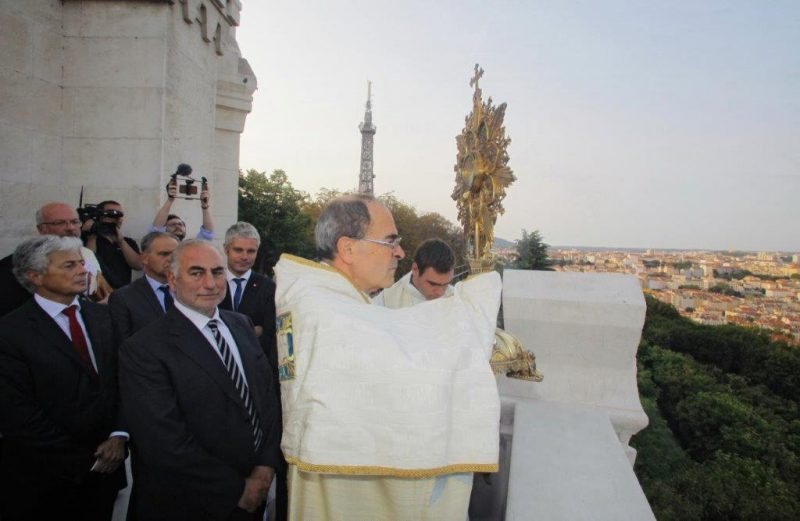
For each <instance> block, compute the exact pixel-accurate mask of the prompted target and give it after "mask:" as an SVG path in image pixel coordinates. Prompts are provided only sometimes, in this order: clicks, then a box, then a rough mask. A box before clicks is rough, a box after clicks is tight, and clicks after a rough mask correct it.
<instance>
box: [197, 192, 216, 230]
mask: <svg viewBox="0 0 800 521" xmlns="http://www.w3.org/2000/svg"><path fill="white" fill-rule="evenodd" d="M204 186H205V188H204V189H203V191H202V192H200V208H201V209H202V210H203V228H205V229H206V230H208V231H209V232H213V231H214V220H213V219H212V218H211V211H210V210H209V208H211V190H209V189H208V184H207V183H204Z"/></svg>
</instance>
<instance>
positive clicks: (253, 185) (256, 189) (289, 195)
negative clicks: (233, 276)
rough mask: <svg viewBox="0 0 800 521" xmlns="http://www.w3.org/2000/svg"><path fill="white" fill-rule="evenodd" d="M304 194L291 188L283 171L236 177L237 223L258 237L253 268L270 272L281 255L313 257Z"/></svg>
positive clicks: (311, 233) (312, 233) (306, 197)
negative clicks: (245, 224)
mask: <svg viewBox="0 0 800 521" xmlns="http://www.w3.org/2000/svg"><path fill="white" fill-rule="evenodd" d="M307 204H308V194H306V193H305V192H303V191H300V190H297V189H295V188H294V187H293V186H292V183H291V182H290V181H289V178H288V177H287V175H286V173H285V172H284V171H283V170H275V171H274V172H272V174H270V175H269V176H267V174H266V173H265V172H257V171H255V170H248V171H247V173H240V174H239V220H240V221H246V222H249V223H250V224H252V225H253V226H255V227H256V229H257V230H258V232H259V234H260V235H261V248H259V255H258V259H257V260H256V267H257V269H258V270H259V271H262V272H265V273H269V274H271V273H272V267H273V266H274V265H275V263H276V262H278V258H279V257H280V255H281V254H282V253H292V254H294V255H299V256H301V257H307V258H312V257H313V256H314V251H315V248H314V227H313V224H312V222H311V218H310V217H309V216H308V214H306V213H305V212H304V208H305V207H306V205H307Z"/></svg>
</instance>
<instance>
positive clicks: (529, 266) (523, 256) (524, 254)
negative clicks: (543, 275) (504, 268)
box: [514, 230, 553, 271]
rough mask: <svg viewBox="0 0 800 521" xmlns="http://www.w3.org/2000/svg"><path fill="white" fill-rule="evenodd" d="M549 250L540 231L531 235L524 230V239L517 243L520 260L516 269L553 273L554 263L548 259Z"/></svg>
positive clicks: (535, 231) (516, 264)
mask: <svg viewBox="0 0 800 521" xmlns="http://www.w3.org/2000/svg"><path fill="white" fill-rule="evenodd" d="M547 248H548V246H547V244H545V242H544V239H542V234H541V233H539V230H534V231H533V232H531V233H528V232H527V231H526V230H522V239H520V240H519V241H517V254H518V255H519V259H517V262H516V263H515V264H514V267H515V268H517V269H521V270H539V271H552V266H553V262H552V261H551V260H550V259H549V258H548V257H547Z"/></svg>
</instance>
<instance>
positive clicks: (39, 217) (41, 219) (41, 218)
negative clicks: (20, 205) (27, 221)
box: [36, 205, 46, 226]
mask: <svg viewBox="0 0 800 521" xmlns="http://www.w3.org/2000/svg"><path fill="white" fill-rule="evenodd" d="M45 206H46V205H45ZM42 210H44V206H42V207H41V208H39V209H38V210H36V226H39V225H40V224H42V223H43V222H44V212H42Z"/></svg>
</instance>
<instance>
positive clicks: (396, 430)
mask: <svg viewBox="0 0 800 521" xmlns="http://www.w3.org/2000/svg"><path fill="white" fill-rule="evenodd" d="M316 239H317V248H318V252H319V255H320V257H321V258H322V259H323V262H322V263H315V262H311V261H307V260H305V259H300V258H297V257H291V256H286V255H284V256H283V257H282V258H281V260H280V261H279V262H278V264H277V265H276V267H275V274H276V282H277V290H276V295H275V300H276V307H277V313H278V333H277V334H278V345H279V347H278V360H279V361H278V366H279V367H278V369H279V374H280V378H281V391H282V401H283V420H284V422H283V428H284V432H283V439H282V443H281V448H282V449H283V452H284V455H285V457H286V460H287V462H288V463H289V472H288V475H289V518H290V519H293V520H327V519H329V520H347V521H359V520H364V521H378V520H387V521H400V520H409V521H411V520H431V521H433V520H436V521H439V520H445V521H446V520H451V519H452V520H454V521H464V519H466V515H467V508H468V503H469V495H470V491H471V488H472V481H471V479H472V478H471V474H470V473H471V472H496V471H497V455H498V436H499V434H498V422H499V416H500V400H499V396H498V393H497V387H496V384H495V379H494V376H493V374H492V371H491V369H490V367H489V364H488V359H489V356H490V352H491V348H492V343H493V341H494V329H495V319H496V316H497V311H498V308H499V303H500V280H499V276H498V275H497V274H494V273H490V274H485V275H481V276H478V277H473V278H471V279H469V280H468V281H465V282H462V283H460V284H458V285H456V287H455V288H454V291H453V295H452V297H451V298H447V299H437V300H432V301H429V302H425V303H422V304H420V305H417V306H413V307H410V308H405V309H386V308H383V307H379V306H372V305H371V300H370V298H369V296H368V295H369V294H371V293H374V291H376V290H379V289H381V288H386V287H388V286H390V285H391V284H392V282H393V280H394V272H395V270H396V268H397V262H398V260H400V259H402V258H403V257H404V255H405V254H404V252H403V250H402V248H401V247H400V244H399V242H400V237H399V236H398V232H397V228H396V226H395V223H394V219H393V218H392V216H391V214H390V212H389V211H388V210H387V209H386V207H385V206H383V205H382V204H381V203H380V202H378V201H377V200H375V199H373V198H371V197H366V196H346V197H343V198H339V199H335V200H333V201H332V202H331V203H329V205H328V206H327V207H326V209H325V210H324V211H323V213H322V215H321V216H320V219H319V221H318V224H317V229H316Z"/></svg>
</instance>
